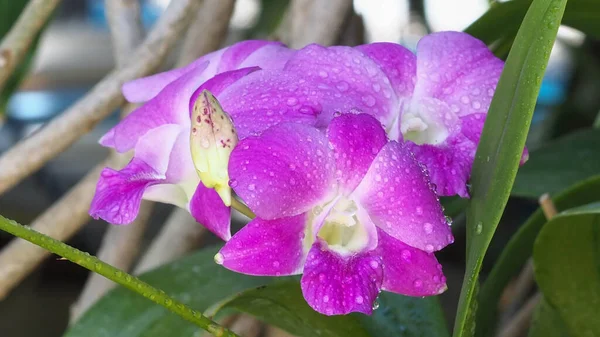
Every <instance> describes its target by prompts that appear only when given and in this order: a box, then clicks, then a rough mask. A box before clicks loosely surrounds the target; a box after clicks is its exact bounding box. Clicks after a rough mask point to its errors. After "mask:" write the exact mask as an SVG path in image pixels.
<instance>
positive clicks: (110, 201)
mask: <svg viewBox="0 0 600 337" xmlns="http://www.w3.org/2000/svg"><path fill="white" fill-rule="evenodd" d="M164 179H165V176H164V175H161V174H159V173H158V172H156V171H155V170H154V169H153V168H152V167H150V166H149V165H148V164H146V163H145V162H143V161H141V160H139V159H136V158H134V159H133V160H132V161H131V162H129V164H128V165H127V166H126V167H125V168H123V169H122V170H120V171H115V170H113V169H111V168H105V169H104V170H102V173H100V179H99V180H98V184H97V185H96V194H95V195H94V198H93V199H92V204H91V206H90V211H89V213H90V216H91V217H92V218H94V219H98V218H102V219H104V220H106V221H107V222H110V223H112V224H117V225H123V224H129V223H131V222H132V221H133V220H135V218H136V217H137V214H138V212H139V210H140V204H141V202H142V195H143V194H144V191H145V190H146V188H147V187H148V186H151V185H153V184H160V183H162V182H163V181H164Z"/></svg>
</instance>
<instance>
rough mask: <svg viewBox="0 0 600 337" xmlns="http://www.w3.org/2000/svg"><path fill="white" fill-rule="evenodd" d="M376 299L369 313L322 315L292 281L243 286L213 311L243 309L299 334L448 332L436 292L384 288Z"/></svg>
mask: <svg viewBox="0 0 600 337" xmlns="http://www.w3.org/2000/svg"><path fill="white" fill-rule="evenodd" d="M377 303H378V309H376V310H375V311H374V312H373V314H372V315H371V316H366V315H362V314H351V315H346V316H325V315H321V314H319V313H317V312H316V311H314V310H313V309H311V308H310V306H308V304H307V303H306V300H305V299H304V297H303V296H302V291H301V289H300V284H299V283H298V281H295V280H294V281H284V282H277V283H273V284H270V285H268V286H265V287H259V288H256V289H250V290H247V291H245V292H242V293H240V294H238V295H237V296H234V297H232V298H229V299H228V300H226V301H224V302H223V303H220V306H219V307H218V308H217V309H216V311H217V312H219V311H221V310H224V309H235V310H238V311H243V312H246V313H249V314H251V315H253V316H256V317H258V318H259V319H261V320H263V321H265V322H267V323H269V324H272V325H275V326H278V327H280V328H282V329H284V330H286V331H288V332H290V333H292V334H294V335H296V336H300V337H313V336H315V335H318V336H327V337H338V336H339V337H346V336H352V337H363V336H364V337H367V336H395V337H404V336H406V337H419V336H423V337H447V336H449V333H448V329H447V327H446V322H445V320H444V315H443V312H442V309H441V307H440V304H439V301H438V299H437V298H436V297H427V298H415V297H406V296H402V295H397V294H392V293H387V292H384V293H381V295H380V296H379V298H378V302H377ZM317 332H318V333H317Z"/></svg>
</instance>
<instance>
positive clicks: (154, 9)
mask: <svg viewBox="0 0 600 337" xmlns="http://www.w3.org/2000/svg"><path fill="white" fill-rule="evenodd" d="M86 2H87V15H88V19H89V20H90V22H91V23H92V24H93V25H95V26H97V27H101V28H108V26H107V23H106V16H105V15H104V1H103V0H86ZM140 4H141V11H142V24H143V25H144V27H146V28H149V27H151V26H152V25H153V24H154V22H156V20H157V19H158V17H159V16H160V14H161V13H162V11H163V10H164V8H163V7H162V6H159V5H158V4H157V2H156V1H148V0H142V1H140Z"/></svg>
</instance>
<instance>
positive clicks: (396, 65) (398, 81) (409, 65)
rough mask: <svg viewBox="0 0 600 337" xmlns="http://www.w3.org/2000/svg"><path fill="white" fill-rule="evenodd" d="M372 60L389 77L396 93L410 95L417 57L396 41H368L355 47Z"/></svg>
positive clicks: (413, 82)
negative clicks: (368, 42)
mask: <svg viewBox="0 0 600 337" xmlns="http://www.w3.org/2000/svg"><path fill="white" fill-rule="evenodd" d="M356 48H357V49H358V50H360V51H361V52H363V53H364V54H365V55H367V56H368V57H369V58H370V59H371V60H373V61H374V62H375V63H377V65H379V67H380V68H381V70H382V71H383V72H384V73H385V74H386V75H387V77H388V78H389V79H390V81H391V84H392V87H393V88H394V91H395V92H396V95H397V96H398V97H400V98H405V97H410V96H411V95H412V93H413V90H414V88H415V80H416V74H417V58H416V56H415V54H413V53H412V52H411V51H410V50H408V49H406V48H405V47H403V46H401V45H399V44H396V43H387V42H380V43H370V44H365V45H362V46H358V47H356Z"/></svg>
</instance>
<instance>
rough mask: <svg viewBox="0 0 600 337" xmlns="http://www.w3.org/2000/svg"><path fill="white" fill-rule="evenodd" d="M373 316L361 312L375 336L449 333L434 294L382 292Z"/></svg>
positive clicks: (439, 336)
mask: <svg viewBox="0 0 600 337" xmlns="http://www.w3.org/2000/svg"><path fill="white" fill-rule="evenodd" d="M377 301H378V303H379V308H378V309H377V310H375V311H374V312H373V315H372V316H370V317H369V316H362V320H363V324H364V326H365V327H366V328H367V330H368V331H369V332H370V333H371V335H372V336H394V337H448V336H450V333H449V331H448V326H447V325H446V320H445V318H444V313H443V311H442V307H441V306H440V301H439V299H438V298H437V297H435V296H430V297H408V296H402V295H398V294H393V293H388V292H383V293H381V295H380V296H379V298H378V300H377Z"/></svg>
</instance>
